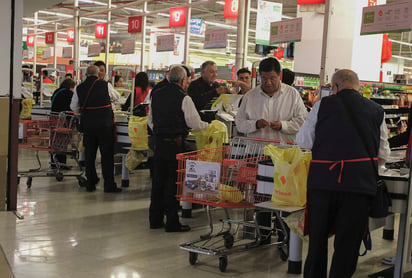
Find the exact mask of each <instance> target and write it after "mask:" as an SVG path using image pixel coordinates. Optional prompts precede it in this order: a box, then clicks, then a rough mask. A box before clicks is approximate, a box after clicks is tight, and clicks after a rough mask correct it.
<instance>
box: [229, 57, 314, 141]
mask: <svg viewBox="0 0 412 278" xmlns="http://www.w3.org/2000/svg"><path fill="white" fill-rule="evenodd" d="M259 74H260V77H261V84H260V85H259V86H257V87H255V88H254V89H252V90H250V91H249V92H248V93H247V94H246V95H245V96H244V97H243V100H242V104H241V105H240V108H239V111H238V113H237V115H236V127H237V129H238V131H239V132H242V133H246V134H247V136H250V137H258V138H267V139H277V140H282V141H291V142H293V141H295V136H296V133H297V132H298V130H299V128H300V126H301V125H302V124H303V122H304V121H305V119H306V115H307V111H306V108H305V105H304V104H303V101H302V97H301V96H300V94H299V92H298V91H297V90H296V89H294V88H293V87H291V86H289V85H286V84H283V83H281V78H282V74H281V67H280V64H279V61H278V60H277V59H275V58H266V59H264V60H262V61H261V62H260V64H259Z"/></svg>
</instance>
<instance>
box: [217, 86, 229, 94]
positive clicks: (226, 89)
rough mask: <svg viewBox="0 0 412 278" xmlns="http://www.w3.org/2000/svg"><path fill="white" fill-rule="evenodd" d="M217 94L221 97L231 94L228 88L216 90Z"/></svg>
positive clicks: (221, 87)
mask: <svg viewBox="0 0 412 278" xmlns="http://www.w3.org/2000/svg"><path fill="white" fill-rule="evenodd" d="M216 92H217V93H218V94H219V95H221V94H226V93H227V92H229V90H228V88H226V87H223V86H220V87H218V88H216Z"/></svg>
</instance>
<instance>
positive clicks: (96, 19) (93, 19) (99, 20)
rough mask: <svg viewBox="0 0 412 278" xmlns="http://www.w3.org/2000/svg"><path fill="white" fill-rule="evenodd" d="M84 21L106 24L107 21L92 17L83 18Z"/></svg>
mask: <svg viewBox="0 0 412 278" xmlns="http://www.w3.org/2000/svg"><path fill="white" fill-rule="evenodd" d="M82 19H86V20H90V21H96V22H104V23H106V21H107V20H106V19H98V18H91V17H82Z"/></svg>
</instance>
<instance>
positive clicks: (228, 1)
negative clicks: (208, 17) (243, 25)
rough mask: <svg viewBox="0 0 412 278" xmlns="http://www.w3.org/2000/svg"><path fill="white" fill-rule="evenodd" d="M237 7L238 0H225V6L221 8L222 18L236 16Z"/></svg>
mask: <svg viewBox="0 0 412 278" xmlns="http://www.w3.org/2000/svg"><path fill="white" fill-rule="evenodd" d="M238 9H239V0H225V8H224V9H223V17H224V18H237V14H238Z"/></svg>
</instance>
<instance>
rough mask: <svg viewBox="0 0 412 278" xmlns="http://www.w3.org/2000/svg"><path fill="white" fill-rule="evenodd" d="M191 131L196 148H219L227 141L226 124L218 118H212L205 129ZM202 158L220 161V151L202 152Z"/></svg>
mask: <svg viewBox="0 0 412 278" xmlns="http://www.w3.org/2000/svg"><path fill="white" fill-rule="evenodd" d="M192 133H193V135H194V136H195V139H196V148H197V149H198V150H202V149H215V148H219V147H222V146H223V144H226V143H228V142H229V137H228V132H227V126H226V125H225V124H224V123H222V122H221V121H218V120H213V121H212V122H211V123H210V124H209V126H208V128H207V129H204V130H195V131H192ZM202 160H206V161H220V160H222V152H210V153H206V152H205V153H202Z"/></svg>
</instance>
